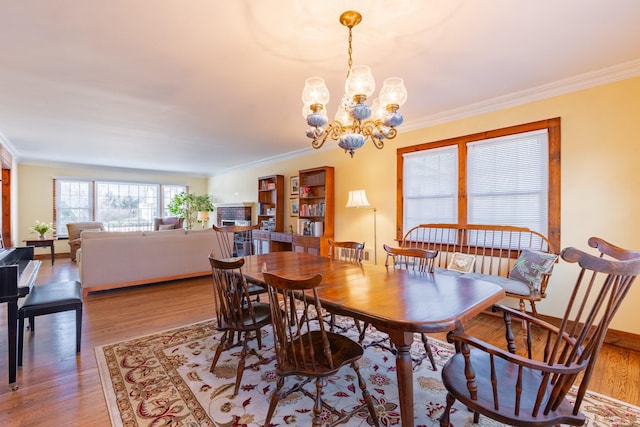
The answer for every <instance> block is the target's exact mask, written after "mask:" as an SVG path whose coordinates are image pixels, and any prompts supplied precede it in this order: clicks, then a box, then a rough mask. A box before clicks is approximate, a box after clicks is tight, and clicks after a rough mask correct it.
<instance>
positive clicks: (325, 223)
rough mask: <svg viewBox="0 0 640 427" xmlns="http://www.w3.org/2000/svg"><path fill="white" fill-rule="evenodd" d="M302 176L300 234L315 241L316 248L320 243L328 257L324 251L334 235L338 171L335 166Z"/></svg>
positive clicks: (304, 173) (300, 172)
mask: <svg viewBox="0 0 640 427" xmlns="http://www.w3.org/2000/svg"><path fill="white" fill-rule="evenodd" d="M298 176H299V178H300V188H299V202H300V205H299V213H298V233H297V234H298V235H300V236H309V237H315V238H316V239H312V240H314V242H313V244H314V245H316V243H318V242H317V241H316V240H319V247H320V254H321V255H326V253H323V252H326V250H323V248H325V247H326V246H327V245H326V240H327V239H328V238H332V237H333V233H334V209H335V206H334V198H335V194H334V169H333V167H331V166H322V167H318V168H313V169H304V170H300V171H298ZM307 240H309V239H307ZM323 242H324V243H325V244H323ZM294 250H295V249H294Z"/></svg>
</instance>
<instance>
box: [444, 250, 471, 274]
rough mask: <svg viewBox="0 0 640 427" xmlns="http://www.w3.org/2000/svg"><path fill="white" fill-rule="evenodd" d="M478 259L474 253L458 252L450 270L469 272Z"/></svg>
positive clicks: (454, 255)
mask: <svg viewBox="0 0 640 427" xmlns="http://www.w3.org/2000/svg"><path fill="white" fill-rule="evenodd" d="M475 261H476V257H475V256H473V255H467V254H461V253H460V252H456V253H454V254H453V257H452V258H451V261H449V265H448V266H447V269H448V270H453V271H459V272H460V273H469V272H471V270H473V263H474V262H475Z"/></svg>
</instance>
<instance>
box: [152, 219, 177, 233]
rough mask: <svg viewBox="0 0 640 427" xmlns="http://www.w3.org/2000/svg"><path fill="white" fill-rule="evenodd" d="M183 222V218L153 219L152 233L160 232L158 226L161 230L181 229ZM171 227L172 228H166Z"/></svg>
mask: <svg viewBox="0 0 640 427" xmlns="http://www.w3.org/2000/svg"><path fill="white" fill-rule="evenodd" d="M183 222H184V218H179V217H177V216H165V217H163V218H154V219H153V231H158V230H160V226H165V227H162V228H163V229H167V228H182V223H183ZM168 226H173V227H168Z"/></svg>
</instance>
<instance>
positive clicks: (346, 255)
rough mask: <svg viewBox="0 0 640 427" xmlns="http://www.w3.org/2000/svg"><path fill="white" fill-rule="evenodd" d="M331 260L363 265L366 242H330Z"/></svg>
mask: <svg viewBox="0 0 640 427" xmlns="http://www.w3.org/2000/svg"><path fill="white" fill-rule="evenodd" d="M328 243H329V258H331V259H339V260H342V261H348V262H353V263H357V264H359V263H361V262H362V260H363V258H364V242H362V243H360V242H351V241H342V242H337V241H335V240H329V241H328Z"/></svg>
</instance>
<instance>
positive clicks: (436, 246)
mask: <svg viewBox="0 0 640 427" xmlns="http://www.w3.org/2000/svg"><path fill="white" fill-rule="evenodd" d="M400 246H401V247H412V248H421V249H427V250H430V251H437V252H438V253H437V255H436V256H435V259H434V269H435V271H437V272H439V273H441V274H468V275H469V276H472V277H474V278H478V279H481V280H485V281H488V282H492V283H496V284H498V285H500V286H501V287H502V288H503V289H504V290H505V292H506V295H507V296H508V297H511V298H516V299H518V300H519V307H520V311H522V312H525V310H526V308H525V301H529V303H530V304H531V311H532V314H533V315H534V316H536V315H537V310H536V306H535V303H536V302H538V301H540V300H542V299H543V298H545V297H546V290H547V284H548V282H549V277H550V275H551V271H552V269H553V264H554V263H555V262H556V260H557V258H558V256H557V254H556V253H555V251H554V250H553V249H552V248H551V245H550V243H549V240H548V239H547V238H546V237H545V236H544V235H542V234H540V233H538V232H536V231H533V230H530V229H528V228H524V227H512V226H502V225H479V224H468V225H462V224H421V225H418V226H416V227H413V228H412V229H410V230H409V231H408V232H407V233H406V234H405V235H404V237H403V239H402V242H401V243H400Z"/></svg>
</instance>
